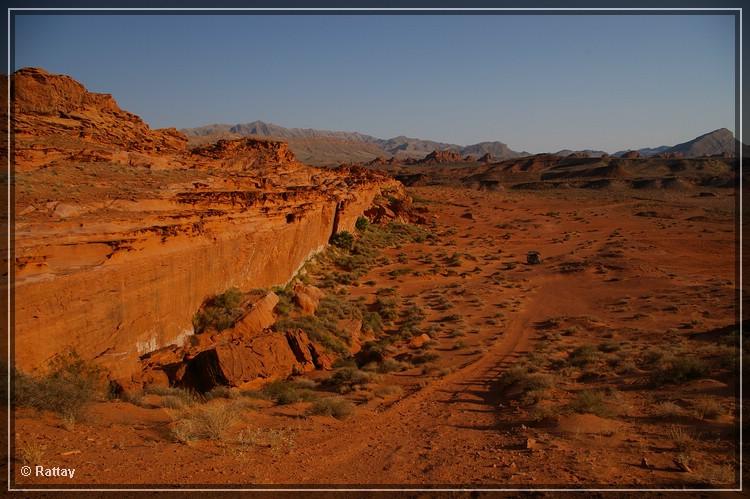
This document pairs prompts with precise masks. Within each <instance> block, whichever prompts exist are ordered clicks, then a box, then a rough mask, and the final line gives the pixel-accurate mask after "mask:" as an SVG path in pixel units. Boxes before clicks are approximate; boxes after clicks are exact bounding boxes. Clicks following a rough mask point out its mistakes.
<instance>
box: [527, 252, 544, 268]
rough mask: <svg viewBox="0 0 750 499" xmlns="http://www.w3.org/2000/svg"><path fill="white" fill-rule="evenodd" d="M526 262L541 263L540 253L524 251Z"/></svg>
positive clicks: (530, 263)
mask: <svg viewBox="0 0 750 499" xmlns="http://www.w3.org/2000/svg"><path fill="white" fill-rule="evenodd" d="M526 263H528V264H529V265H539V264H540V263H542V255H541V254H540V253H539V252H538V251H529V252H528V253H526Z"/></svg>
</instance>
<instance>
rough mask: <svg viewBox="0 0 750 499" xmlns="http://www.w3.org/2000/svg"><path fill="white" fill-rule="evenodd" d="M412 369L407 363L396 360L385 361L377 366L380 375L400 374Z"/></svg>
mask: <svg viewBox="0 0 750 499" xmlns="http://www.w3.org/2000/svg"><path fill="white" fill-rule="evenodd" d="M409 367H411V366H410V365H409V364H407V363H406V362H401V361H398V360H394V359H385V360H384V361H382V362H381V363H379V364H377V367H376V370H377V372H379V373H382V374H387V373H392V372H400V371H403V370H405V369H408V368H409Z"/></svg>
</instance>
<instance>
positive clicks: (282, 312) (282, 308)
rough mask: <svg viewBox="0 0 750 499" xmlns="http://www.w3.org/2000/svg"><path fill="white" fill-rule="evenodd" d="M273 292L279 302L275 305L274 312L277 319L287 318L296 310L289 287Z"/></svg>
mask: <svg viewBox="0 0 750 499" xmlns="http://www.w3.org/2000/svg"><path fill="white" fill-rule="evenodd" d="M273 291H274V293H276V295H277V296H278V297H279V302H278V303H277V304H276V307H275V308H274V311H275V312H276V314H277V316H278V317H279V318H282V317H288V316H289V314H290V313H291V312H292V311H293V310H294V309H296V308H297V305H296V304H295V303H294V299H293V298H292V290H291V286H290V287H287V288H281V287H279V288H276V289H274V290H273Z"/></svg>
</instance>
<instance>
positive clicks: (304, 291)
mask: <svg viewBox="0 0 750 499" xmlns="http://www.w3.org/2000/svg"><path fill="white" fill-rule="evenodd" d="M292 291H293V292H294V302H295V303H296V304H297V305H298V306H299V308H300V309H301V310H302V313H304V314H307V315H313V314H314V313H315V311H316V310H317V309H318V304H319V303H320V300H321V298H323V297H324V296H325V293H324V292H323V291H322V290H321V289H320V288H317V287H315V286H310V285H306V284H303V283H301V282H299V281H297V282H296V283H295V284H294V286H293V288H292Z"/></svg>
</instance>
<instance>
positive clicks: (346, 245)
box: [331, 230, 354, 251]
mask: <svg viewBox="0 0 750 499" xmlns="http://www.w3.org/2000/svg"><path fill="white" fill-rule="evenodd" d="M331 244H332V245H334V246H336V247H337V248H341V249H343V250H347V251H349V250H351V249H352V246H353V245H354V236H352V234H351V232H349V231H346V230H342V231H341V232H337V233H336V234H334V235H332V236H331Z"/></svg>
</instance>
